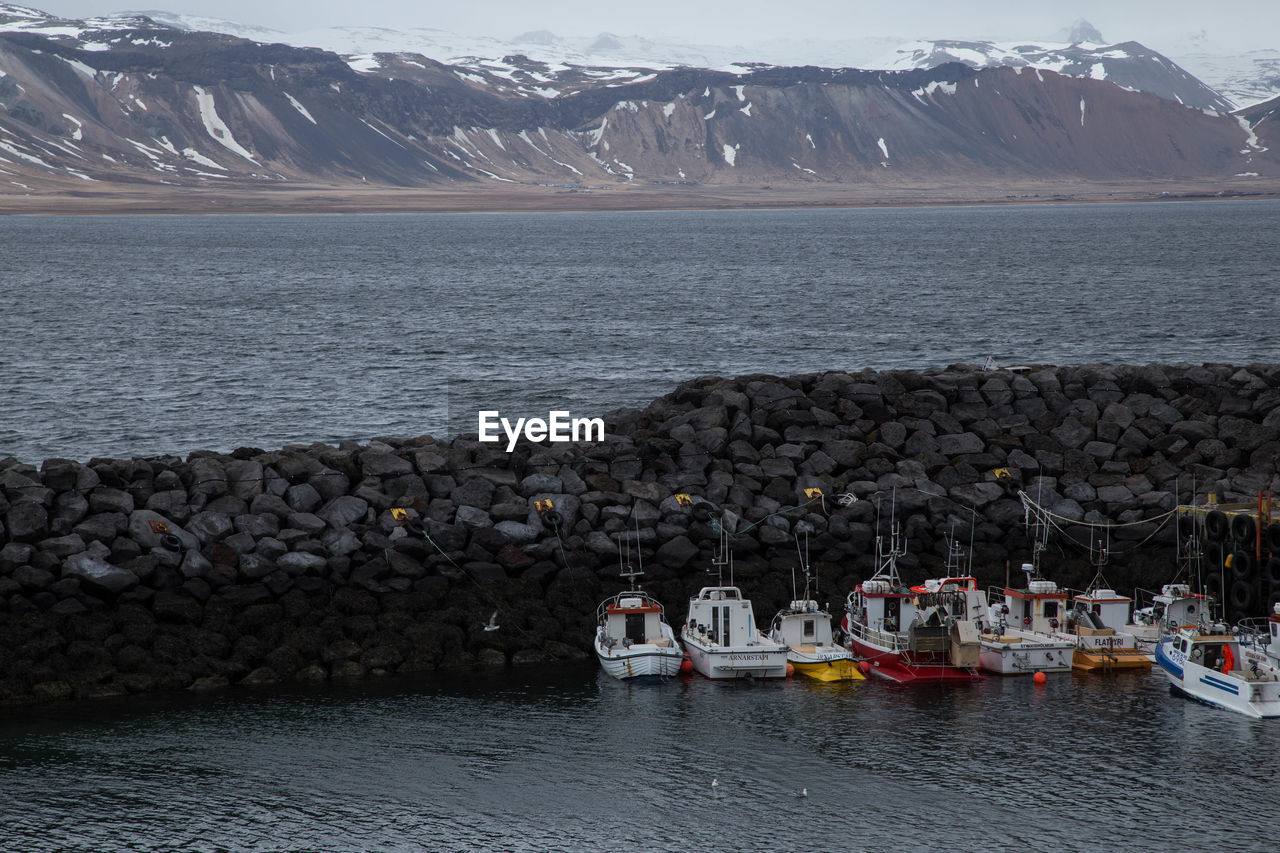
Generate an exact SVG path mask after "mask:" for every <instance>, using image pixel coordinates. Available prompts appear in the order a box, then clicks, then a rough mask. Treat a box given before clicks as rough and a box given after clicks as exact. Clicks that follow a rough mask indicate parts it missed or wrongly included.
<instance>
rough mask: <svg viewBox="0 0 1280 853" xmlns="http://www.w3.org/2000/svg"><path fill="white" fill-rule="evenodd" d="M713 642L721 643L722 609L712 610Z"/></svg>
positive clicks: (714, 608)
mask: <svg viewBox="0 0 1280 853" xmlns="http://www.w3.org/2000/svg"><path fill="white" fill-rule="evenodd" d="M711 640H712V642H717V643H718V642H719V641H720V608H719V607H713V608H711Z"/></svg>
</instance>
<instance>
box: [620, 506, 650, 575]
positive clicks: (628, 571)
mask: <svg viewBox="0 0 1280 853" xmlns="http://www.w3.org/2000/svg"><path fill="white" fill-rule="evenodd" d="M623 541H624V542H626V547H627V562H626V566H625V567H624V566H623V564H622V543H621V542H619V543H618V575H619V576H620V577H623V578H626V579H627V582H628V583H629V584H630V591H631V592H635V591H636V590H637V589H639V587H637V586H636V578H638V577H641V576H642V575H644V557H643V556H642V555H641V554H640V520H639V519H636V560H637V561H639V562H640V567H639V568H638V569H637V568H634V567H633V566H632V565H631V537H630V536H624V537H623Z"/></svg>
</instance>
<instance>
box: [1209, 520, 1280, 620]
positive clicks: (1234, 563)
mask: <svg viewBox="0 0 1280 853" xmlns="http://www.w3.org/2000/svg"><path fill="white" fill-rule="evenodd" d="M1257 524H1258V521H1257V519H1255V518H1254V517H1253V516H1251V515H1245V514H1243V513H1238V514H1235V515H1231V516H1228V515H1227V514H1226V513H1224V512H1223V511H1222V510H1217V509H1215V510H1210V511H1209V512H1208V513H1207V514H1206V515H1205V517H1204V528H1203V546H1204V555H1205V562H1206V563H1207V564H1208V569H1209V573H1208V575H1207V576H1206V577H1205V587H1206V589H1205V591H1206V592H1207V593H1208V594H1209V595H1211V596H1213V597H1214V598H1216V599H1217V600H1218V601H1220V602H1222V607H1223V616H1224V618H1225V619H1226V620H1227V621H1228V622H1235V621H1238V620H1240V619H1244V618H1246V617H1249V616H1264V615H1266V614H1268V613H1270V612H1271V609H1272V607H1273V606H1274V605H1275V603H1276V602H1278V601H1280V522H1272V523H1271V524H1269V525H1267V527H1266V529H1265V530H1263V531H1262V549H1261V550H1262V555H1261V556H1262V558H1261V560H1259V559H1258V528H1257Z"/></svg>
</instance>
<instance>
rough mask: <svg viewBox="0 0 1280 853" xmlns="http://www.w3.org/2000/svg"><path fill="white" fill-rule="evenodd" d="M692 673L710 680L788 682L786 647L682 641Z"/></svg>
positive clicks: (684, 638) (688, 639) (686, 638)
mask: <svg viewBox="0 0 1280 853" xmlns="http://www.w3.org/2000/svg"><path fill="white" fill-rule="evenodd" d="M682 640H683V642H684V648H685V651H686V652H687V653H688V655H689V660H690V661H691V662H692V663H693V671H694V672H697V673H700V674H702V675H704V676H706V677H707V678H716V679H734V678H786V677H787V647H786V646H780V645H774V644H769V645H765V646H743V647H734V646H715V645H704V644H702V643H700V642H698V641H697V640H693V639H690V638H689V637H688V635H687V634H686V635H685V636H684V637H682Z"/></svg>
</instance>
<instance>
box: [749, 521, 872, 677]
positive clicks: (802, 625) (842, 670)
mask: <svg viewBox="0 0 1280 853" xmlns="http://www.w3.org/2000/svg"><path fill="white" fill-rule="evenodd" d="M796 546H797V547H796V550H797V552H798V551H799V543H798V542H797V543H796ZM801 561H802V565H803V567H804V594H803V595H802V596H801V597H800V598H797V599H793V600H792V602H791V604H790V605H789V606H787V607H785V608H783V609H782V610H779V611H778V614H777V615H776V616H774V617H773V625H772V627H771V628H770V629H769V638H770V639H772V640H773V641H774V642H776V643H781V644H782V645H784V646H786V647H787V663H789V664H791V666H792V668H793V669H795V671H796V672H798V673H799V674H801V675H804V676H807V677H809V678H816V679H817V680H819V681H861V680H864V678H865V676H863V674H862V673H861V672H860V671H859V669H858V664H857V661H855V660H854V658H853V654H852V653H851V652H850V651H849V650H848V649H846V648H845V647H844V646H842V645H840V644H839V643H837V642H836V641H835V638H834V637H833V636H832V631H831V614H830V613H829V612H828V611H827V610H825V609H823V608H820V607H818V602H817V601H816V600H815V599H813V598H811V597H810V595H817V594H818V591H817V577H816V576H814V574H813V572H812V571H811V570H810V568H809V563H808V560H805V559H804V558H803V557H802V558H801ZM791 594H792V595H793V596H794V595H795V572H794V571H793V572H792V575H791Z"/></svg>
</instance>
